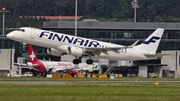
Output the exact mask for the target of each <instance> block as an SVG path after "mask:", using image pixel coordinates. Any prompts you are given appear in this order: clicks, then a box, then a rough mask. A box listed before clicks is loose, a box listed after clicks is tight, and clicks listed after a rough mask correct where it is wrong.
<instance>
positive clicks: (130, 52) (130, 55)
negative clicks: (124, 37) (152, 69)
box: [127, 48, 133, 58]
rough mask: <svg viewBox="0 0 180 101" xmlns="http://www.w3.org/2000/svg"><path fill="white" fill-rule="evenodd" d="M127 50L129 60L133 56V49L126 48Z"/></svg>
mask: <svg viewBox="0 0 180 101" xmlns="http://www.w3.org/2000/svg"><path fill="white" fill-rule="evenodd" d="M127 50H128V51H129V52H128V53H129V58H131V57H132V55H133V48H128V49H127Z"/></svg>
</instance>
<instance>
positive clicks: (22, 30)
mask: <svg viewBox="0 0 180 101" xmlns="http://www.w3.org/2000/svg"><path fill="white" fill-rule="evenodd" d="M17 31H21V32H25V30H24V29H17Z"/></svg>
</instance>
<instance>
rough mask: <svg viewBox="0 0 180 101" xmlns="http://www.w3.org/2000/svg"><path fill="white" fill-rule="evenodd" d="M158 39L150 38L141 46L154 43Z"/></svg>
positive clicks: (155, 37)
mask: <svg viewBox="0 0 180 101" xmlns="http://www.w3.org/2000/svg"><path fill="white" fill-rule="evenodd" d="M159 39H160V37H157V36H152V37H151V38H150V39H149V40H148V41H144V42H143V44H149V43H155V42H156V40H159Z"/></svg>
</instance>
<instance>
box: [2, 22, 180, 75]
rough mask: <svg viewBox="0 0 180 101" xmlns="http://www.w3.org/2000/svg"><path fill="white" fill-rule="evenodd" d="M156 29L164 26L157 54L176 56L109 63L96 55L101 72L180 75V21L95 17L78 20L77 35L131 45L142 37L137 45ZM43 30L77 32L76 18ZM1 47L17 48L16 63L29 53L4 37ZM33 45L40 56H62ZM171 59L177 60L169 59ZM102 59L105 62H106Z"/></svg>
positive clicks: (51, 24) (45, 25) (41, 57)
mask: <svg viewBox="0 0 180 101" xmlns="http://www.w3.org/2000/svg"><path fill="white" fill-rule="evenodd" d="M157 28H164V29H165V31H164V34H163V37H162V40H161V42H160V45H159V47H158V50H157V53H163V51H164V52H165V53H173V52H174V53H173V54H175V55H173V56H175V57H176V58H174V57H173V56H172V55H171V56H169V57H168V56H167V57H166V58H163V59H158V60H148V61H147V60H146V61H111V60H108V62H107V60H106V59H96V58H95V59H94V60H96V62H99V63H100V64H101V66H102V69H101V73H105V72H106V71H107V70H108V68H109V69H110V67H111V68H112V69H111V70H110V71H111V73H118V74H123V75H124V76H128V75H129V74H135V75H136V76H139V77H147V76H148V73H157V74H158V76H159V77H179V75H178V74H179V73H180V67H179V65H177V64H180V63H179V51H178V50H180V45H179V44H180V23H164V22H162V23H154V22H153V23H152V22H137V23H134V22H98V21H96V20H84V21H78V23H77V29H78V30H77V36H80V37H86V38H91V39H96V40H101V41H105V42H110V43H116V44H121V45H125V46H128V45H131V44H132V43H134V42H135V41H136V40H139V42H138V44H140V43H141V42H142V41H144V39H146V38H147V37H148V36H149V35H150V34H151V33H152V32H153V31H154V30H155V29H157ZM41 29H45V30H51V31H55V32H61V33H66V34H70V35H74V33H75V30H74V29H75V24H74V21H48V22H44V23H43V27H42V28H41ZM0 48H1V49H11V48H14V49H15V56H14V57H15V62H17V60H16V58H17V57H21V56H23V57H24V56H26V52H25V53H24V52H23V47H22V45H21V44H20V43H18V42H14V41H12V40H9V39H7V38H6V37H5V36H2V37H1V41H0ZM34 48H35V51H36V52H37V55H38V58H40V59H49V58H50V59H51V60H60V58H59V57H53V56H50V55H48V54H47V53H46V48H44V47H37V46H34ZM62 59H63V58H62ZM169 59H171V60H174V61H175V62H171V63H170V62H166V61H168V60H169ZM82 61H83V59H82ZM103 61H105V62H104V63H103ZM172 64H174V65H172ZM174 66H175V67H174ZM107 67H108V68H107Z"/></svg>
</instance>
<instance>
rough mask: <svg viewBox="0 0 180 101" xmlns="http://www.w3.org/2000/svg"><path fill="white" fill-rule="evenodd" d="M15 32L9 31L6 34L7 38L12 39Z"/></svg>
mask: <svg viewBox="0 0 180 101" xmlns="http://www.w3.org/2000/svg"><path fill="white" fill-rule="evenodd" d="M14 35H15V33H14V32H10V33H8V34H7V35H6V37H8V38H9V39H12V38H13V37H14Z"/></svg>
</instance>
